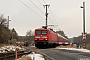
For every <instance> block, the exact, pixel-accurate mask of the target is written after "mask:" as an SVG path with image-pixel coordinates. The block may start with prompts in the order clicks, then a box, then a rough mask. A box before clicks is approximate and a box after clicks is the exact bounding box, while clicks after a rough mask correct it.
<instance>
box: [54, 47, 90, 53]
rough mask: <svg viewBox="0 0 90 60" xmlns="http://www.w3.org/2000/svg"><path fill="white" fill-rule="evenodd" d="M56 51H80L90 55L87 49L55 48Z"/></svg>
mask: <svg viewBox="0 0 90 60" xmlns="http://www.w3.org/2000/svg"><path fill="white" fill-rule="evenodd" d="M56 49H66V50H75V51H81V52H88V53H90V50H88V49H80V48H78V49H77V48H56Z"/></svg>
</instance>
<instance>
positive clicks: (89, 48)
mask: <svg viewBox="0 0 90 60" xmlns="http://www.w3.org/2000/svg"><path fill="white" fill-rule="evenodd" d="M56 48H76V45H67V46H58V47H56ZM80 48H82V45H81V47H80ZM86 49H88V50H90V43H89V44H86Z"/></svg>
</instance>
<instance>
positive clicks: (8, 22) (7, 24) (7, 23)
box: [7, 16, 11, 29]
mask: <svg viewBox="0 0 90 60" xmlns="http://www.w3.org/2000/svg"><path fill="white" fill-rule="evenodd" d="M9 21H11V20H9V16H8V22H7V27H8V29H9Z"/></svg>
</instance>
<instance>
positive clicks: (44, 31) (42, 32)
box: [36, 30, 47, 34]
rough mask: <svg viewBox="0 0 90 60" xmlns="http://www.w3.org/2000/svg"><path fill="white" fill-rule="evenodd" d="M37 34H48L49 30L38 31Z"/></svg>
mask: <svg viewBox="0 0 90 60" xmlns="http://www.w3.org/2000/svg"><path fill="white" fill-rule="evenodd" d="M36 34H47V30H36Z"/></svg>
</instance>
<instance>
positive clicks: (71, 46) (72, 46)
mask: <svg viewBox="0 0 90 60" xmlns="http://www.w3.org/2000/svg"><path fill="white" fill-rule="evenodd" d="M57 48H76V45H66V46H62V45H61V46H58V47H57Z"/></svg>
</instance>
